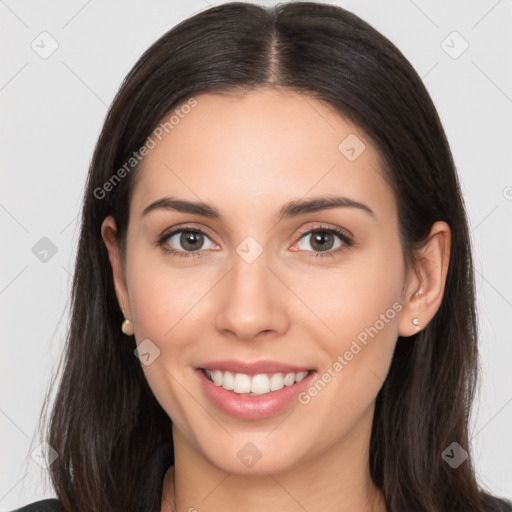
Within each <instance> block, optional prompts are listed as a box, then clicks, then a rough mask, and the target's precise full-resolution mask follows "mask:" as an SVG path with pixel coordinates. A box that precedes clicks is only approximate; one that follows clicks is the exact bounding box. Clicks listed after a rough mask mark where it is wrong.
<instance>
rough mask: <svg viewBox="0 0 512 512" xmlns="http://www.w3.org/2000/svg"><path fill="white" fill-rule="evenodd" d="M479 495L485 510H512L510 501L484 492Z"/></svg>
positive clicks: (493, 511)
mask: <svg viewBox="0 0 512 512" xmlns="http://www.w3.org/2000/svg"><path fill="white" fill-rule="evenodd" d="M481 497H482V501H483V502H484V506H485V510H486V511H487V512H512V501H509V500H505V499H503V498H497V497H495V496H491V495H490V494H487V493H485V492H483V493H482V494H481Z"/></svg>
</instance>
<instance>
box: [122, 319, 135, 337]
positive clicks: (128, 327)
mask: <svg viewBox="0 0 512 512" xmlns="http://www.w3.org/2000/svg"><path fill="white" fill-rule="evenodd" d="M121 330H122V331H123V332H124V333H125V334H126V335H127V336H131V335H132V334H133V325H132V323H131V322H130V320H128V319H127V318H125V320H124V322H123V325H122V326H121Z"/></svg>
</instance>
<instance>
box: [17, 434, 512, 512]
mask: <svg viewBox="0 0 512 512" xmlns="http://www.w3.org/2000/svg"><path fill="white" fill-rule="evenodd" d="M171 458H172V457H171V443H170V442H167V443H164V444H161V445H160V446H159V447H158V448H157V449H156V451H155V453H154V454H153V455H152V456H151V459H150V460H149V462H148V464H147V465H146V467H145V468H144V473H143V476H142V479H141V481H142V482H143V484H142V485H143V487H141V488H142V489H145V492H144V494H143V502H142V503H141V504H140V507H138V510H140V512H160V510H161V508H162V490H163V485H164V477H165V473H166V472H167V470H168V469H169V467H170V466H171V464H172V460H171ZM483 496H484V501H485V505H486V510H488V511H489V512H512V502H510V501H504V500H501V499H499V498H495V497H493V496H489V495H488V494H484V495H483ZM13 512H64V509H63V507H62V505H61V504H60V501H59V500H57V499H55V498H52V499H46V500H41V501H36V502H34V503H31V504H30V505H26V506H24V507H22V508H19V509H17V510H14V511H13Z"/></svg>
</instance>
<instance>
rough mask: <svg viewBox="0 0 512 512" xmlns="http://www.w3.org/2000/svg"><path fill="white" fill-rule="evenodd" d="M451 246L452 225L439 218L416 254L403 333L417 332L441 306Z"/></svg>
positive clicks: (403, 309) (402, 315)
mask: <svg viewBox="0 0 512 512" xmlns="http://www.w3.org/2000/svg"><path fill="white" fill-rule="evenodd" d="M450 247H451V231H450V227H449V226H448V224H447V223H446V222H443V221H438V222H435V223H434V224H433V225H432V228H431V230H430V234H429V237H428V239H427V241H426V243H425V244H424V245H423V246H422V247H421V248H420V249H418V250H417V251H416V254H415V264H414V267H415V268H414V271H412V270H411V274H410V275H409V278H408V281H409V285H408V287H407V292H406V294H405V297H406V299H405V301H404V303H403V308H402V311H401V312H400V322H399V329H398V332H399V334H400V336H412V335H413V334H416V333H417V332H418V331H420V330H421V329H423V328H424V327H425V326H426V325H427V324H428V323H429V322H430V320H432V318H433V317H434V315H435V314H436V312H437V310H438V309H439V306H440V305H441V302H442V300H443V295H444V289H445V284H446V275H447V273H448V266H449V262H450ZM415 319H417V320H415Z"/></svg>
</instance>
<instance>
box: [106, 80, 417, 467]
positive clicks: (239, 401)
mask: <svg viewBox="0 0 512 512" xmlns="http://www.w3.org/2000/svg"><path fill="white" fill-rule="evenodd" d="M195 100H196V101H197V105H196V106H194V107H193V108H191V109H190V111H189V113H188V114H187V115H183V116H182V118H180V119H179V122H178V123H176V124H174V125H173V127H172V129H169V127H168V130H167V131H168V133H165V131H164V132H163V133H164V136H163V137H161V139H162V140H161V141H159V140H158V139H157V138H154V140H155V142H156V146H155V147H154V148H153V149H152V150H151V151H150V154H149V155H148V156H147V157H146V159H145V161H144V163H143V167H142V168H141V169H140V174H139V175H138V179H137V182H136V185H135V188H134V193H133V196H132V200H131V204H130V220H129V226H128V232H127V245H126V259H125V267H124V275H123V276H121V277H120V276H119V274H118V275H117V276H116V277H115V279H116V288H117V293H118V297H119V300H120V303H121V304H122V306H123V308H124V312H125V316H126V317H127V318H129V319H131V320H132V323H133V326H134V331H135V337H136V342H137V344H138V345H140V344H141V343H142V344H143V345H141V347H140V352H141V353H142V354H143V355H142V356H141V360H142V363H143V364H142V368H143V370H144V372H145V375H146V377H147V380H148V383H149V385H150V387H151V389H152V391H153V393H154V394H155V396H156V398H157V400H158V401H159V403H160V404H161V406H162V407H163V408H164V410H165V411H166V412H167V414H168V415H169V416H170V418H171V419H172V421H173V423H174V427H173V433H174V437H175V444H176V451H177V454H180V453H182V454H185V453H187V454H188V455H189V456H190V457H192V458H193V460H196V461H202V463H203V464H212V465H214V466H217V467H219V468H222V469H223V470H225V471H230V472H237V473H249V472H251V473H253V474H254V473H255V472H262V473H263V472H266V471H270V472H280V471H285V470H286V469H289V468H295V467H298V466H300V464H302V463H309V462H311V461H312V460H313V459H315V458H316V457H318V456H320V455H323V456H325V454H329V456H331V455H332V456H333V459H334V458H335V457H336V456H337V455H339V454H341V453H344V454H347V453H351V450H352V451H353V452H354V456H357V457H359V456H360V454H359V453H355V452H356V447H360V446H363V445H367V443H368V441H369V438H370V429H371V422H372V416H373V409H374V401H375V398H376V395H377V393H378V392H379V389H380V388H381V386H382V384H383V381H384V379H385V378H386V375H387V372H388V369H389V366H390V362H391V358H392V355H393V350H394V347H395V343H396V340H397V337H398V335H399V334H403V335H410V334H412V333H413V332H409V331H408V329H409V328H405V327H404V326H405V322H407V323H408V324H410V320H411V319H410V318H407V319H404V318H403V316H404V311H405V310H402V300H403V298H404V293H405V292H404V289H405V285H406V284H407V283H406V280H407V278H408V275H407V274H406V271H405V266H404V260H403V254H402V248H401V245H400V240H399V231H398V218H397V209H396V203H395V200H394V197H393V194H392V191H391V189H390V187H389V185H388V184H387V183H386V182H385V180H384V179H383V177H382V173H381V168H380V163H379V158H378V154H377V152H376V150H375V149H374V147H372V145H371V144H370V141H369V140H368V139H367V138H366V137H365V135H364V133H361V132H360V131H359V130H358V129H356V128H355V127H354V126H352V125H351V124H349V123H347V121H345V120H344V119H343V118H341V117H340V116H339V115H337V114H335V113H334V111H332V110H331V109H329V108H328V107H327V106H326V105H325V104H323V103H321V102H319V101H317V100H315V99H313V98H311V97H309V96H302V95H299V94H297V93H290V92H287V93H278V92H276V91H275V90H271V89H258V90H254V91H251V92H248V93H246V94H245V95H243V96H223V95H215V94H202V95H198V96H196V97H195ZM327 198H329V199H334V198H345V199H340V201H339V202H338V204H337V206H335V207H331V208H326V207H325V206H324V207H322V201H323V200H325V199H327ZM171 199H172V200H173V201H183V202H191V203H198V202H200V203H202V204H207V205H209V206H210V207H211V208H212V209H214V210H215V212H217V213H218V217H217V216H213V215H212V216H210V215H202V214H200V213H199V212H196V213H194V212H184V211H178V210H176V209H173V208H172V207H171V206H172V204H171V202H170V201H171ZM165 200H168V202H167V203H166V202H165ZM334 202H336V201H334ZM302 203H305V205H306V206H305V207H303V208H301V207H300V206H299V205H300V204H302ZM283 211H284V212H285V214H284V215H281V213H282V212H283ZM112 225H113V224H112ZM331 229H334V230H339V231H340V232H341V236H340V235H339V234H337V233H335V232H333V231H328V230H331ZM312 230H314V231H317V233H315V232H313V233H312V232H311V231H312ZM198 232H200V233H199V234H198ZM173 233H175V234H173ZM159 240H160V245H159V244H158V241H159ZM169 251H176V252H177V253H178V254H172V253H170V252H169ZM113 252H114V251H111V261H113V265H114V267H115V266H116V263H115V259H116V258H118V257H119V256H118V255H116V254H114V255H113V256H112V253H113ZM112 258H113V259H112ZM118 268H119V267H118ZM409 330H410V329H409ZM406 331H407V332H406ZM127 343H128V341H127ZM260 362H263V364H262V365H260V366H259V367H258V366H255V365H253V363H260ZM201 368H209V369H210V370H212V371H213V370H217V371H214V372H213V374H212V375H213V378H214V379H215V380H216V381H217V384H220V382H221V378H222V382H223V383H224V385H225V387H226V388H228V389H224V388H223V387H219V386H217V385H216V384H215V383H213V382H210V381H209V380H208V379H207V377H206V376H205V373H204V372H203V371H202V370H201ZM230 369H231V372H230V373H226V372H225V371H229V370H230ZM220 370H222V371H220ZM305 371H307V372H308V374H307V376H306V377H305V378H303V377H304V373H303V372H305ZM289 373H291V374H292V376H291V377H290V376H288V377H287V378H285V377H286V376H287V374H289ZM237 374H240V375H237ZM256 374H259V375H260V376H259V377H256V378H251V377H254V376H255V375H256ZM278 374H282V376H279V375H278ZM301 378H303V380H302V381H300V379H301ZM294 381H300V382H297V383H295V384H292V382H294ZM287 384H291V385H287ZM232 386H236V389H235V390H229V388H231V387H232ZM247 386H249V388H250V386H252V388H250V389H252V390H255V392H256V393H261V394H256V395H251V394H248V393H247V390H248V389H249V388H248V387H247ZM269 386H272V389H277V390H275V391H271V392H268V391H269V389H270V387H269ZM283 386H284V387H283ZM280 387H281V388H282V389H278V388H280ZM237 390H238V391H239V392H238V393H237V392H235V391H237ZM351 447H352V448H351ZM357 449H359V448H357Z"/></svg>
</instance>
